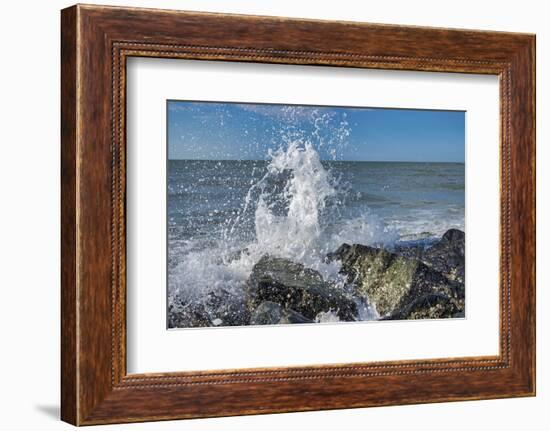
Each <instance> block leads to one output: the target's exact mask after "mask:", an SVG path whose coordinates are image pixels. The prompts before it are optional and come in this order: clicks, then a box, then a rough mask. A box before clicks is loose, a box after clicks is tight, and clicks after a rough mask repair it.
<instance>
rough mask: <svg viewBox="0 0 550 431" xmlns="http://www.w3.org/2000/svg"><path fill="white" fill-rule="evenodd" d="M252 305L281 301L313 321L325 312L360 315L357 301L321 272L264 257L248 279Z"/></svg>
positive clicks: (351, 317)
mask: <svg viewBox="0 0 550 431" xmlns="http://www.w3.org/2000/svg"><path fill="white" fill-rule="evenodd" d="M247 294H248V298H247V302H248V308H249V309H250V310H254V309H255V308H256V307H258V305H259V304H261V303H262V302H264V301H271V302H275V303H277V304H279V305H280V306H281V307H282V308H283V309H284V310H294V311H296V312H298V313H299V314H301V315H302V316H304V317H305V318H306V319H309V320H313V319H315V316H316V315H317V314H318V313H319V312H321V311H334V312H335V313H337V314H338V317H339V318H340V319H341V320H345V321H353V320H355V317H356V316H357V306H356V304H355V302H354V301H353V300H352V299H351V298H349V297H347V296H346V295H345V294H344V293H343V292H342V291H341V290H340V289H338V288H336V287H335V286H334V285H333V284H331V283H328V282H326V281H324V280H323V277H322V276H321V274H319V273H318V272H317V271H315V270H313V269H310V268H306V267H304V266H303V265H301V264H298V263H294V262H292V261H290V260H288V259H283V258H276V257H271V256H263V257H262V258H261V259H260V261H259V262H258V263H256V265H254V268H253V269H252V273H251V274H250V277H249V279H248V281H247Z"/></svg>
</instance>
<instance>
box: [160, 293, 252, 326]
mask: <svg viewBox="0 0 550 431" xmlns="http://www.w3.org/2000/svg"><path fill="white" fill-rule="evenodd" d="M168 316H169V319H168V327H169V328H201V327H209V326H241V325H247V324H248V322H249V320H250V313H249V310H248V308H247V307H246V303H245V301H244V298H242V297H239V296H236V295H233V294H231V293H230V292H228V291H225V290H220V291H216V292H210V293H209V294H208V295H206V296H205V297H204V298H200V299H199V298H193V297H189V298H181V297H180V298H177V297H176V298H172V300H171V301H170V305H169V306H168Z"/></svg>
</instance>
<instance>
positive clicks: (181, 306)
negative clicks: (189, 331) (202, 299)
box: [168, 299, 211, 329]
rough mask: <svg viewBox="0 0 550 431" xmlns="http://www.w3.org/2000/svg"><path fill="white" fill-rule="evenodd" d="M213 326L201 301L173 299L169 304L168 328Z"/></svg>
mask: <svg viewBox="0 0 550 431" xmlns="http://www.w3.org/2000/svg"><path fill="white" fill-rule="evenodd" d="M205 326H211V321H210V317H209V316H208V313H207V311H206V309H205V307H204V304H201V303H191V302H185V301H182V300H181V299H173V300H172V301H171V303H170V304H169V306H168V328H171V329H174V328H200V327H205Z"/></svg>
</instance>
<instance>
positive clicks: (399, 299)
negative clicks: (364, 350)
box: [330, 244, 464, 316]
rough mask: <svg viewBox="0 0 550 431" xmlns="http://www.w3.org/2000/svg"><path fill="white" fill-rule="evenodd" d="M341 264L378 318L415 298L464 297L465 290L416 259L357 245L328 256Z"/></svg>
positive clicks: (342, 248)
mask: <svg viewBox="0 0 550 431" xmlns="http://www.w3.org/2000/svg"><path fill="white" fill-rule="evenodd" d="M330 258H331V259H338V260H340V261H341V263H342V267H341V270H340V271H341V273H343V274H345V275H347V278H348V281H349V283H351V284H353V285H355V288H356V291H357V293H358V294H359V295H360V296H362V297H363V298H365V299H366V300H368V301H369V303H370V304H373V305H374V306H375V307H376V310H377V311H378V313H379V314H380V315H381V316H391V315H393V314H394V313H398V312H400V310H402V309H403V308H404V307H405V306H407V305H408V304H410V303H412V302H413V301H414V300H416V299H417V298H420V297H422V296H425V295H427V294H431V293H442V294H445V295H446V296H448V297H449V298H453V299H456V300H460V299H463V298H464V287H463V286H462V285H460V284H459V283H456V282H453V281H451V280H449V279H448V278H447V277H445V276H444V275H443V274H442V273H440V272H438V271H436V270H434V269H432V268H430V267H428V266H427V265H426V264H424V263H423V262H421V261H419V260H417V259H410V258H407V257H404V256H400V255H398V254H396V253H391V252H389V251H386V250H384V249H380V248H375V247H368V246H364V245H360V244H354V245H352V246H350V245H348V244H343V245H342V246H341V247H340V248H339V249H338V250H336V252H334V253H333V254H332V255H331V256H330Z"/></svg>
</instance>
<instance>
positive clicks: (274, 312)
mask: <svg viewBox="0 0 550 431" xmlns="http://www.w3.org/2000/svg"><path fill="white" fill-rule="evenodd" d="M281 317H283V310H282V308H281V306H280V305H279V304H277V303H275V302H271V301H264V302H262V303H261V304H260V305H258V308H256V309H255V310H254V311H253V312H252V314H251V317H250V324H251V325H275V324H277V323H279V321H280V320H281Z"/></svg>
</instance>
